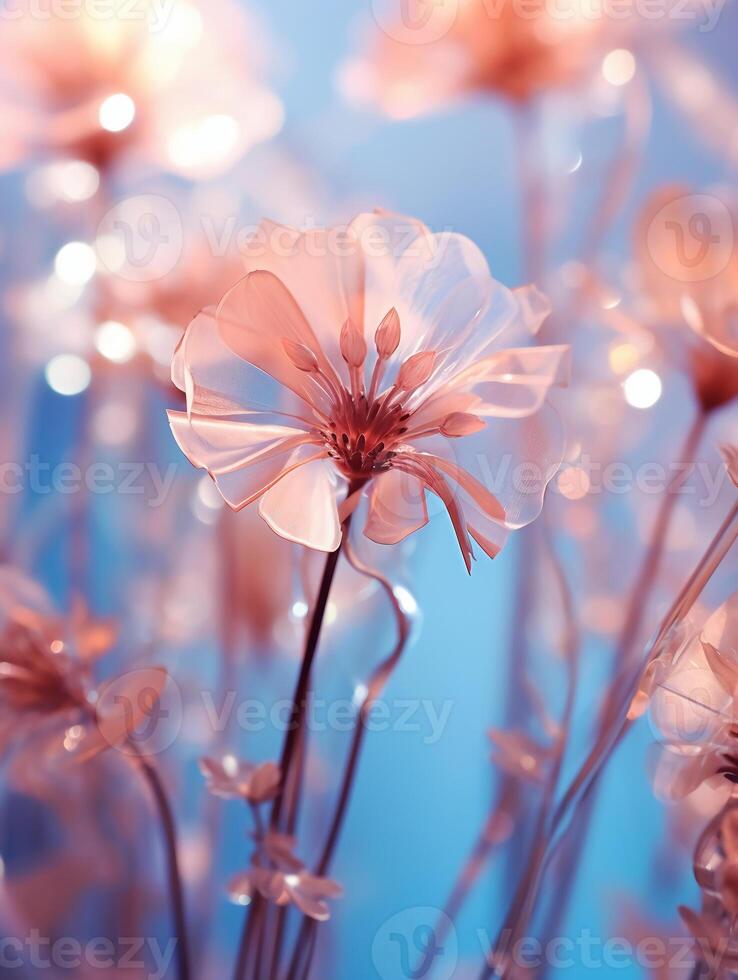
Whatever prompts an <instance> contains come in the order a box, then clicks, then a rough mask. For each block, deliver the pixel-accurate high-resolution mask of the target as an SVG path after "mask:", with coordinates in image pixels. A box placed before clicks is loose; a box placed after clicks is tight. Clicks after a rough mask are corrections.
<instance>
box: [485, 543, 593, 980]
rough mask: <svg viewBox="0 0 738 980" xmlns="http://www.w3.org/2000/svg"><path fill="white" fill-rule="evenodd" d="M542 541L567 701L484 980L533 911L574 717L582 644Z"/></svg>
mask: <svg viewBox="0 0 738 980" xmlns="http://www.w3.org/2000/svg"><path fill="white" fill-rule="evenodd" d="M543 540H544V543H545V545H546V553H547V557H548V559H549V562H550V564H551V566H552V569H553V573H554V578H555V580H556V582H557V584H558V587H559V591H560V593H561V604H562V609H563V613H564V620H565V623H566V633H565V639H564V655H565V657H566V662H567V665H568V683H567V689H566V700H565V702H564V708H563V711H562V715H561V723H560V732H559V738H558V746H557V752H556V756H555V758H554V761H553V763H552V765H551V769H550V772H549V774H548V779H547V781H546V787H545V791H544V796H543V800H542V801H541V806H540V810H539V814H538V819H537V821H536V827H535V832H534V834H533V841H534V846H533V849H532V851H531V853H530V856H529V858H528V863H527V866H526V870H525V873H524V874H523V876H522V878H521V880H520V882H519V884H518V888H517V890H516V893H515V897H514V898H513V901H512V903H511V905H510V908H509V910H508V913H507V916H506V917H505V921H504V923H503V925H502V928H501V929H500V932H499V934H498V937H497V941H496V943H495V954H494V955H493V956H492V957H491V962H489V963H487V964H485V966H484V967H483V968H482V972H481V974H480V977H482V978H484V980H486V978H488V977H490V976H491V975H492V974H493V973H494V972H495V971H497V970H498V969H499V965H500V961H501V958H502V957H504V956H505V955H506V953H507V950H508V949H509V948H510V947H512V946H514V945H515V943H516V942H517V940H518V939H519V938H520V936H521V934H522V933H523V931H524V929H525V927H526V925H527V922H528V919H529V918H530V915H531V914H532V911H533V907H534V903H535V897H536V892H534V891H533V890H532V888H531V884H532V883H533V882H534V881H535V880H536V877H537V875H538V873H539V868H540V866H541V864H542V862H543V861H544V859H545V856H546V846H547V840H548V833H549V827H550V819H551V812H552V810H553V801H554V795H555V793H556V788H557V786H558V783H559V778H560V776H561V768H562V766H563V762H564V754H565V752H566V746H567V743H568V739H569V733H570V731H571V721H572V716H573V714H574V705H575V702H576V693H577V687H578V684H579V653H580V648H581V642H580V635H579V630H578V628H577V623H576V618H575V615H574V603H573V599H572V595H571V589H570V588H569V583H568V581H567V579H566V575H565V574H564V570H563V568H562V566H561V562H560V560H559V558H558V556H557V554H556V549H555V546H554V542H553V538H552V535H551V532H550V529H549V528H548V527H547V526H545V533H544V536H543ZM503 937H507V938H506V940H505V943H504V948H502V949H501V946H502V939H503ZM506 973H507V964H505V965H504V966H503V967H502V974H501V975H502V976H505V974H506Z"/></svg>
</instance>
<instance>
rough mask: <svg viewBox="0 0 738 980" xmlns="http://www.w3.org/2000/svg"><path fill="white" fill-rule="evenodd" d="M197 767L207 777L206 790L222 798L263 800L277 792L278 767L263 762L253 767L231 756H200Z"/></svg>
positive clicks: (253, 801)
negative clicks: (212, 757)
mask: <svg viewBox="0 0 738 980" xmlns="http://www.w3.org/2000/svg"><path fill="white" fill-rule="evenodd" d="M200 769H201V770H202V772H203V774H204V775H205V778H206V779H207V783H208V789H209V790H210V792H211V793H213V794H215V796H222V797H224V798H225V799H243V800H246V801H248V802H249V803H264V802H265V801H266V800H271V799H273V797H275V796H276V795H277V791H278V790H279V783H280V780H281V778H282V777H281V773H280V770H279V766H278V765H275V763H273V762H265V763H263V764H262V765H260V766H254V765H252V764H251V763H249V762H239V760H238V759H236V758H235V757H234V756H232V755H226V756H224V757H223V758H222V759H202V760H201V761H200Z"/></svg>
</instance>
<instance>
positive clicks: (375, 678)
mask: <svg viewBox="0 0 738 980" xmlns="http://www.w3.org/2000/svg"><path fill="white" fill-rule="evenodd" d="M344 550H345V553H346V558H347V559H348V561H349V564H350V565H351V566H352V568H354V569H355V570H356V571H357V572H359V573H360V574H362V575H366V576H367V577H369V578H373V579H374V580H375V582H378V583H379V584H380V585H381V586H382V588H383V589H384V591H385V593H386V595H387V597H388V598H389V600H390V602H391V604H392V611H393V613H394V615H395V621H396V623H397V641H396V643H395V646H394V647H393V649H392V652H391V653H390V654H389V656H388V657H386V658H385V660H383V661H382V663H380V664H379V666H378V667H377V668H376V669H375V670H374V672H373V674H372V676H371V678H370V679H369V683H368V684H367V692H366V694H365V696H364V699H363V701H362V702H361V707H360V709H359V716H358V718H357V722H356V726H355V728H354V733H353V738H352V740H351V747H350V749H349V754H348V757H347V759H346V765H345V767H344V772H343V779H342V781H341V788H340V790H339V793H338V799H337V802H336V808H335V810H334V813H333V820H332V821H331V825H330V828H329V830H328V834H327V836H326V840H325V843H324V845H323V850H322V853H321V856H320V860H319V861H318V865H317V868H316V871H315V873H316V874H317V875H319V876H321V877H322V876H324V875H326V874H327V873H328V871H329V869H330V866H331V862H332V860H333V856H334V854H335V851H336V847H337V846H338V842H339V839H340V835H341V831H342V829H343V825H344V823H345V820H346V815H347V813H348V806H349V802H350V800H351V794H352V791H353V788H354V784H355V782H356V774H357V772H358V766H359V759H360V756H361V749H362V745H363V743H364V736H365V735H366V722H367V719H368V717H369V712H370V711H371V709H372V707H373V705H374V703H375V702H376V700H377V698H378V697H379V696H380V694H381V693H382V690H383V689H384V686H385V685H386V683H387V681H388V680H389V678H390V675H391V674H392V671H393V670H394V669H395V667H396V666H397V664H398V662H399V660H400V657H401V656H402V653H403V651H404V649H405V646H406V644H407V639H408V636H409V635H410V621H409V619H408V616H407V614H406V613H405V612H404V611H403V609H402V607H401V605H400V603H399V601H398V599H397V596H396V595H395V592H394V589H393V587H392V584H391V583H390V581H389V579H387V578H386V577H385V576H384V575H382V574H381V572H378V571H376V570H375V569H372V568H370V567H369V566H368V565H366V564H365V563H364V562H362V561H361V559H360V558H359V557H358V556H357V555H356V553H355V552H354V550H353V548H352V546H351V544H350V542H348V541H347V542H346V546H345V549H344ZM315 930H316V923H315V922H314V921H313V920H312V919H308V918H306V917H304V918H303V921H302V925H301V927H300V932H299V934H298V936H297V940H296V942H295V947H294V951H293V954H292V959H291V961H290V967H289V971H288V973H287V978H288V980H294V978H297V977H301V976H305V977H307V975H308V973H309V970H310V962H311V959H312V955H313V951H314V949H315V935H314V933H315ZM303 952H304V954H305V956H304V958H305V963H304V967H303V972H302V973H298V970H299V969H300V960H301V958H302V954H303Z"/></svg>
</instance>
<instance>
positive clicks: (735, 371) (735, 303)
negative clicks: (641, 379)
mask: <svg viewBox="0 0 738 980" xmlns="http://www.w3.org/2000/svg"><path fill="white" fill-rule="evenodd" d="M723 197H725V195H721V196H720V197H718V196H716V195H714V194H702V193H699V194H694V193H690V191H689V189H688V188H685V187H680V186H676V185H673V186H668V187H663V188H661V189H660V190H658V191H656V192H655V193H654V194H652V195H651V196H650V197H649V199H648V200H647V201H646V203H645V205H644V208H643V210H642V212H641V215H640V217H639V219H638V221H637V223H636V227H635V254H636V259H637V263H638V274H639V279H640V285H641V288H642V291H643V304H642V308H641V309H640V311H639V312H640V314H641V316H642V317H643V318H644V319H645V320H646V321H647V322H649V323H651V324H654V325H655V326H656V327H657V329H658V338H659V340H660V341H661V344H662V346H663V348H664V350H665V354H666V356H667V357H668V358H669V359H671V360H672V361H676V362H677V365H678V366H679V367H681V368H682V369H683V370H684V371H686V372H687V374H688V375H689V377H690V378H691V380H692V384H693V386H694V389H695V393H696V395H697V397H698V399H699V401H700V403H701V405H702V406H703V408H704V409H705V410H706V411H709V410H710V409H713V408H719V407H721V406H722V405H725V404H727V403H728V402H729V401H731V400H732V399H733V398H735V397H736V396H737V395H738V360H736V358H738V237H737V236H738V221H736V213H738V212H737V211H736V210H735V209H734V208H733V206H732V205H730V206H729V205H728V204H726V201H725V200H723V199H722V198H723ZM726 200H728V201H730V198H726ZM687 324H688V325H689V328H691V329H689V328H687Z"/></svg>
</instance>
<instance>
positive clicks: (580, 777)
mask: <svg viewBox="0 0 738 980" xmlns="http://www.w3.org/2000/svg"><path fill="white" fill-rule="evenodd" d="M737 537H738V503H736V504H734V505H733V507H732V509H731V510H730V512H729V514H728V516H727V517H726V519H725V520H724V521H723V523H722V525H721V526H720V529H719V530H718V532H717V534H716V535H715V537H714V538H713V540H712V541H711V542H710V544H709V545H708V548H707V550H706V552H705V553H704V555H703V556H702V558H701V559H700V561H699V562H698V564H697V566H696V568H695V570H694V572H693V573H692V575H691V576H690V578H689V580H688V581H687V583H686V584H685V586H684V588H683V589H682V590H681V592H680V593H679V596H678V597H677V599H676V600H675V602H674V603H673V605H672V607H671V609H670V610H669V612H668V613H667V614H666V616H665V617H664V620H663V622H662V623H661V626H660V628H659V630H658V633H657V635H656V640H655V641H654V642H653V643H652V644H650V645H649V648H648V654H647V656H646V658H645V660H644V662H643V663H641V664H640V665H639V668H638V670H637V671H636V672H635V673H634V676H633V677H632V678H631V683H630V685H629V687H628V688H627V689H626V690H625V692H624V696H623V699H622V702H621V705H620V712H619V716H618V720H617V724H613V727H612V728H611V729H610V730H609V731H606V732H602V733H601V735H600V738H599V739H598V741H597V743H596V744H595V746H594V747H593V749H592V751H591V752H590V754H589V756H588V757H587V759H586V760H585V762H584V763H583V764H582V766H581V767H580V769H579V771H578V772H577V774H576V776H575V777H574V779H573V780H572V782H571V784H570V785H569V787H568V789H567V791H566V793H565V794H564V797H563V798H562V800H561V802H560V803H559V805H558V807H557V808H556V811H555V812H554V816H553V819H552V821H551V827H550V831H549V835H548V839H549V841H550V840H551V838H552V837H553V835H554V834H555V833H556V831H557V830H558V829H559V828H560V826H561V824H562V822H563V820H564V818H565V817H566V815H567V813H568V812H569V810H570V809H571V807H572V805H573V803H574V802H575V801H576V800H577V799H578V800H579V801H580V802H583V801H585V800H586V799H587V798H588V796H589V794H590V793H591V792H592V791H593V789H594V787H595V786H596V783H597V780H598V779H599V777H600V776H601V774H602V772H603V770H604V768H605V764H606V763H607V760H608V759H609V758H610V757H611V755H612V751H613V750H614V748H615V747H616V746H617V745H618V744H619V742H620V740H621V739H622V737H623V736H624V735H625V733H626V732H627V731H628V729H629V727H630V725H631V724H632V722H631V721H629V720H628V717H627V711H628V707H629V705H630V702H631V700H632V698H633V695H634V693H635V690H636V688H637V686H638V682H639V679H640V677H641V674H642V672H643V670H644V669H645V668H646V666H647V665H648V663H649V662H650V661H651V659H653V657H654V656H655V655H656V654H657V653H658V651H659V648H660V643H661V640H662V639H663V638H664V637H665V635H666V634H667V632H668V630H669V628H670V626H669V625H667V624H671V625H673V624H674V623H675V622H676V621H677V620H676V618H675V617H676V616H678V615H684V613H685V612H687V611H688V609H689V608H691V604H692V603H694V601H695V600H696V599H697V597H698V596H699V595H700V594H701V593H702V591H703V590H704V588H705V586H706V585H707V583H708V582H709V580H710V579H711V578H712V576H713V575H714V573H715V571H716V570H717V569H718V567H719V566H720V564H721V562H722V561H723V559H724V558H725V556H726V555H727V553H728V552H729V550H730V549H731V547H732V546H733V544H734V543H735V541H736V538H737ZM687 599H689V605H686V602H687ZM679 610H681V613H680V612H679ZM572 826H573V824H570V825H569V828H568V830H567V829H565V830H563V831H561V833H559V835H558V837H556V838H555V839H554V840H553V843H550V844H549V845H548V849H547V852H546V854H545V856H544V859H543V860H542V861H541V863H540V864H539V866H538V867H537V869H536V872H535V875H533V876H532V877H531V881H530V884H529V892H530V894H529V902H530V904H531V907H533V903H534V902H535V899H536V897H537V894H538V890H539V888H540V884H541V881H542V877H543V872H544V870H545V868H546V867H547V866H548V865H549V864H550V862H551V860H552V859H553V858H554V856H555V855H556V854H557V853H558V850H559V848H560V847H561V845H562V844H563V843H564V841H566V840H567V839H568V837H569V833H570V831H571V828H572ZM577 850H578V851H579V848H577ZM487 975H488V976H489V974H487Z"/></svg>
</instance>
